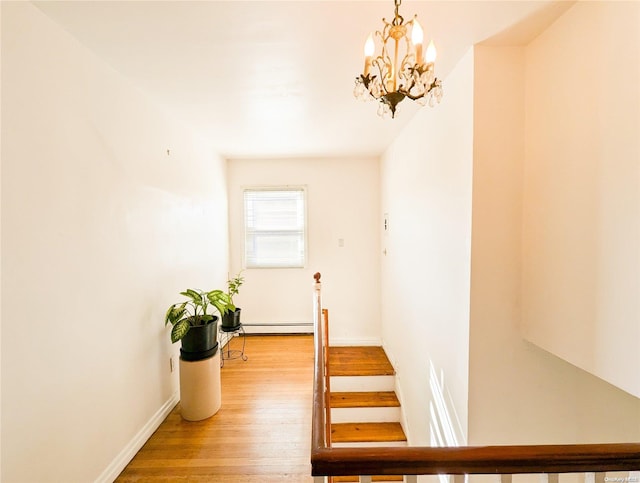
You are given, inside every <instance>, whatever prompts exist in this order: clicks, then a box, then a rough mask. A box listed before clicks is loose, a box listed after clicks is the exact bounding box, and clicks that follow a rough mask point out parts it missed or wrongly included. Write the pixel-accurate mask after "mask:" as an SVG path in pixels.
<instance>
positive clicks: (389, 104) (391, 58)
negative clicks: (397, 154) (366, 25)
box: [354, 0, 442, 117]
mask: <svg viewBox="0 0 640 483" xmlns="http://www.w3.org/2000/svg"><path fill="white" fill-rule="evenodd" d="M394 2H395V14H394V18H393V20H392V21H391V23H389V22H387V21H386V20H385V19H384V18H383V19H382V21H383V22H384V27H383V29H382V31H380V30H378V31H376V32H375V34H369V37H367V40H366V42H365V44H364V71H363V73H362V74H360V75H359V76H358V77H356V86H355V89H354V95H355V96H356V98H357V99H360V100H363V101H370V100H377V101H379V102H380V104H379V106H378V114H379V115H380V116H383V117H384V116H386V115H388V114H391V117H395V114H396V111H397V108H398V107H397V106H398V104H399V103H400V102H401V101H402V100H404V99H405V98H409V99H411V100H413V101H417V102H418V104H420V105H423V106H424V105H426V104H429V105H430V106H434V105H435V104H436V103H438V102H440V99H442V82H441V81H440V80H439V79H437V78H436V77H435V72H434V64H435V60H436V48H435V46H434V45H433V41H431V42H429V45H428V46H427V48H426V49H424V48H423V46H424V31H423V30H422V26H421V25H420V23H419V22H418V17H417V15H416V16H414V18H413V19H411V20H410V21H408V22H406V23H405V21H404V18H403V17H402V16H401V15H400V14H399V13H398V10H399V8H400V4H401V0H394ZM374 40H377V41H378V42H379V48H378V49H376V45H375V41H374Z"/></svg>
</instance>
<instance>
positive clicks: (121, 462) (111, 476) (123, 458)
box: [95, 392, 180, 483]
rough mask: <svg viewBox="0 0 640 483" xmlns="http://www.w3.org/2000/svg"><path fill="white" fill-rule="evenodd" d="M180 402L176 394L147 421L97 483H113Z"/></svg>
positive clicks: (178, 395)
mask: <svg viewBox="0 0 640 483" xmlns="http://www.w3.org/2000/svg"><path fill="white" fill-rule="evenodd" d="M179 401H180V394H179V393H178V392H175V393H174V394H173V395H172V396H171V397H170V398H169V399H168V400H167V401H166V402H165V403H164V404H163V405H162V407H161V408H160V409H158V411H157V412H156V413H155V414H154V415H153V416H152V417H151V419H149V421H147V423H146V424H145V425H144V426H143V427H142V429H141V430H140V431H138V434H136V435H135V436H134V437H133V439H131V441H129V443H128V444H127V445H126V446H125V447H124V448H123V449H122V451H120V453H118V455H117V456H116V457H115V458H114V459H113V461H112V462H111V463H110V464H109V466H107V467H106V468H105V470H104V471H103V472H102V474H101V475H100V476H99V477H98V478H97V479H96V480H95V481H96V483H112V482H113V481H115V479H116V478H117V477H118V475H119V474H120V473H122V470H124V469H125V467H126V466H127V465H128V464H129V462H130V461H131V460H132V459H133V457H134V456H135V455H136V453H137V452H138V451H140V448H142V446H143V445H144V444H145V443H146V442H147V440H148V439H149V438H150V437H151V435H152V434H153V433H154V432H155V430H156V429H158V427H159V426H160V424H162V421H164V420H165V418H166V417H167V416H168V415H169V413H170V412H171V410H172V409H173V408H174V407H176V404H178V402H179Z"/></svg>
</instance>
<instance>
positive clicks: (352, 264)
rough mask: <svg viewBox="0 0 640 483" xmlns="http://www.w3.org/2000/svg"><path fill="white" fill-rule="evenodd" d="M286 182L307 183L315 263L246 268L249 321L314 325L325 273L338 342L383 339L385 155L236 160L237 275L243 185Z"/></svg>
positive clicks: (233, 255) (233, 245)
mask: <svg viewBox="0 0 640 483" xmlns="http://www.w3.org/2000/svg"><path fill="white" fill-rule="evenodd" d="M283 185H305V186H306V187H307V213H308V227H309V232H308V243H309V245H308V260H307V266H306V268H303V269H295V268H288V269H248V270H245V271H244V272H243V273H244V276H245V284H244V285H243V286H242V288H241V290H240V294H239V295H238V296H237V298H236V299H235V301H236V303H237V305H239V306H240V307H241V308H242V321H243V323H248V324H278V323H300V322H306V323H311V322H312V305H311V302H312V297H311V288H312V286H313V274H314V273H315V272H321V273H322V281H323V282H324V283H323V293H322V298H323V306H324V307H326V308H328V309H329V320H330V331H329V332H330V337H331V341H332V343H334V344H346V343H352V344H358V343H364V344H374V343H380V297H379V293H380V275H379V273H380V270H379V253H380V244H379V227H380V225H381V223H382V220H381V217H380V212H379V206H380V202H379V199H380V198H379V196H380V195H379V162H378V160H377V159H349V158H347V159H281V160H231V161H229V162H228V186H229V219H230V264H231V273H232V274H233V273H236V272H237V271H238V270H240V269H241V268H242V263H243V247H244V243H243V200H242V190H243V188H244V187H250V186H283ZM339 239H342V240H343V241H344V246H343V247H340V246H339V244H338V240H339ZM309 329H310V330H311V328H309Z"/></svg>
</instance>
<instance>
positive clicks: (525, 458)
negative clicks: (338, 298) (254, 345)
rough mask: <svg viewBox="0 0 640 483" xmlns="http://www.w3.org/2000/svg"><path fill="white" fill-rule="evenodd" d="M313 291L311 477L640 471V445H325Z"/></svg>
mask: <svg viewBox="0 0 640 483" xmlns="http://www.w3.org/2000/svg"><path fill="white" fill-rule="evenodd" d="M314 278H315V279H316V283H315V290H314V334H315V362H314V364H315V367H314V377H315V380H314V386H313V419H312V428H311V432H312V434H311V474H312V475H313V476H341V475H344V476H349V475H435V474H452V475H455V474H474V473H475V474H517V473H569V472H605V471H637V470H640V443H612V444H578V445H520V446H461V447H416V446H408V447H375V448H371V447H366V448H364V447H363V448H333V447H330V444H329V442H328V441H327V440H326V436H325V435H326V433H325V430H326V424H327V420H326V418H325V414H326V409H327V408H326V406H325V393H324V391H325V381H324V380H323V378H324V365H325V360H324V359H325V357H324V354H325V351H324V349H323V337H324V336H323V329H324V328H323V324H322V323H321V321H322V300H321V283H320V274H319V273H316V275H314Z"/></svg>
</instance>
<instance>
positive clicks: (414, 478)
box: [404, 475, 640, 483]
mask: <svg viewBox="0 0 640 483" xmlns="http://www.w3.org/2000/svg"><path fill="white" fill-rule="evenodd" d="M404 481H405V482H406V483H418V475H404ZM638 483H640V482H638Z"/></svg>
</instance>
